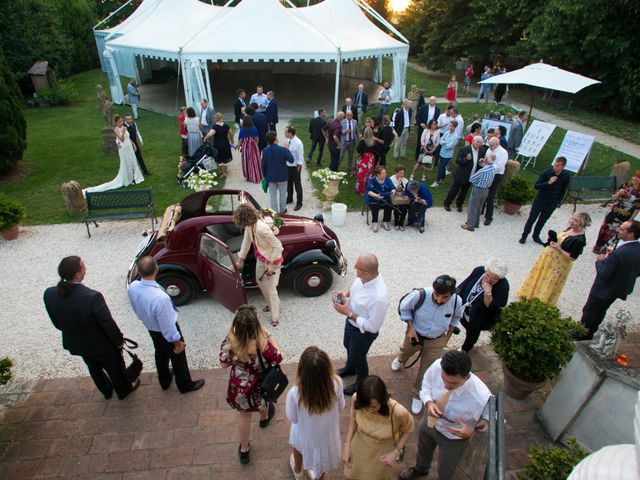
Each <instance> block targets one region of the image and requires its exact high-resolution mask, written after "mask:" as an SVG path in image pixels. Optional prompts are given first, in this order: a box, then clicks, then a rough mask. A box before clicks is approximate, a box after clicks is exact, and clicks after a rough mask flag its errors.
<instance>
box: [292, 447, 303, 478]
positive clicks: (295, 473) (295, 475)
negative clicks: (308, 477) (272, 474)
mask: <svg viewBox="0 0 640 480" xmlns="http://www.w3.org/2000/svg"><path fill="white" fill-rule="evenodd" d="M289 466H290V467H291V471H292V472H293V478H295V479H296V480H302V478H303V473H302V470H300V472H296V462H295V460H294V459H293V453H292V454H291V456H290V457H289Z"/></svg>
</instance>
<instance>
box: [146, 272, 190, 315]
mask: <svg viewBox="0 0 640 480" xmlns="http://www.w3.org/2000/svg"><path fill="white" fill-rule="evenodd" d="M156 281H157V282H158V283H159V284H160V285H162V287H163V288H164V289H165V290H166V292H167V294H169V296H170V297H171V300H173V304H174V305H175V306H176V307H180V306H182V305H186V304H187V303H189V300H191V299H192V298H193V296H194V295H195V293H196V291H197V287H196V285H195V283H194V281H193V280H192V279H190V278H189V277H188V276H187V275H185V274H183V273H178V272H162V273H159V274H158V277H157V278H156Z"/></svg>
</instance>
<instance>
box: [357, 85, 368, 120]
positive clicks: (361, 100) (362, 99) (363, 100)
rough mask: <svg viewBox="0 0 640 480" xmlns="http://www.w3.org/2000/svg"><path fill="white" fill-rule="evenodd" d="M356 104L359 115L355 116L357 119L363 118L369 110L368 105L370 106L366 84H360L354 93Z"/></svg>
mask: <svg viewBox="0 0 640 480" xmlns="http://www.w3.org/2000/svg"><path fill="white" fill-rule="evenodd" d="M353 98H354V101H353V103H354V105H355V106H356V112H357V114H358V115H355V116H354V118H355V119H356V120H357V119H358V118H363V117H362V114H363V113H366V112H367V107H368V106H369V96H368V95H367V92H365V91H364V85H363V84H361V83H360V84H359V85H358V90H356V93H354V94H353Z"/></svg>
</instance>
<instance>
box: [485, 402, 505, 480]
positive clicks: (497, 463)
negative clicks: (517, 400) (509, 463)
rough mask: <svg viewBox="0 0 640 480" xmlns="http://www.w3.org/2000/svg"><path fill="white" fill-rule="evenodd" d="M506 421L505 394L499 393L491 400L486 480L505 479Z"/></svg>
mask: <svg viewBox="0 0 640 480" xmlns="http://www.w3.org/2000/svg"><path fill="white" fill-rule="evenodd" d="M504 451H505V420H504V393H503V392H498V394H497V395H496V396H495V397H493V396H492V397H491V398H490V399H489V439H488V442H487V467H486V470H485V476H484V478H485V480H504V478H505V453H504Z"/></svg>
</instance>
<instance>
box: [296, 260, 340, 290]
mask: <svg viewBox="0 0 640 480" xmlns="http://www.w3.org/2000/svg"><path fill="white" fill-rule="evenodd" d="M332 283H333V274H332V273H331V270H330V269H329V268H327V267H325V266H324V265H308V266H306V267H302V268H301V269H300V270H298V272H297V273H296V276H295V279H294V280H293V288H294V289H295V290H296V292H298V293H299V294H300V295H302V296H304V297H317V296H319V295H322V294H323V293H325V292H326V291H327V290H329V288H331V284H332Z"/></svg>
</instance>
